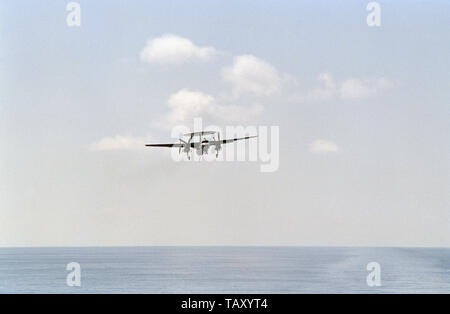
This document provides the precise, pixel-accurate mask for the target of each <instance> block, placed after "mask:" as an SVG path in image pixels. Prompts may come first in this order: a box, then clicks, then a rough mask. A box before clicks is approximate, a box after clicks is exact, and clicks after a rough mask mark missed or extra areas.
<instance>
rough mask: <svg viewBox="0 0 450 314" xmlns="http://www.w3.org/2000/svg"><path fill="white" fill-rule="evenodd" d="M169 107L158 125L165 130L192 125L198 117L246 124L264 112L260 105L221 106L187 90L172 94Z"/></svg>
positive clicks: (213, 100) (202, 94)
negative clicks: (176, 126)
mask: <svg viewBox="0 0 450 314" xmlns="http://www.w3.org/2000/svg"><path fill="white" fill-rule="evenodd" d="M168 106H169V109H170V111H169V112H168V113H167V114H166V116H165V118H164V119H162V120H161V121H159V123H158V125H159V126H161V127H163V128H171V127H173V126H175V125H186V124H191V123H192V121H193V119H194V118H196V117H201V118H205V119H209V120H211V122H245V121H246V120H248V119H249V118H251V117H253V116H256V115H258V114H259V113H260V112H261V111H262V110H263V107H262V105H259V104H254V105H251V106H238V105H221V104H218V103H217V101H216V99H215V98H214V97H213V96H211V95H208V94H205V93H203V92H200V91H193V90H190V89H187V88H184V89H181V90H179V91H178V92H176V93H174V94H172V95H171V96H170V97H169V100H168Z"/></svg>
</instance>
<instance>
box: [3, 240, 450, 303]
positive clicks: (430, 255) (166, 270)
mask: <svg viewBox="0 0 450 314" xmlns="http://www.w3.org/2000/svg"><path fill="white" fill-rule="evenodd" d="M71 262H76V263H78V264H79V265H80V272H79V275H80V276H79V278H80V284H81V285H80V286H68V285H67V283H66V277H67V276H68V274H69V273H71V271H70V270H66V266H67V264H69V263H71ZM371 262H376V263H378V265H379V277H378V278H379V279H380V281H379V284H380V285H379V286H369V285H368V283H367V279H366V278H367V277H368V275H369V274H370V273H371V270H367V268H366V267H367V265H368V264H369V263H371ZM0 293H200V294H208V293H242V294H246V293H450V248H350V247H348V248H347V247H83V248H79V247H77V248H69V247H67V248H0Z"/></svg>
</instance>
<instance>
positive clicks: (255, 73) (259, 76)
mask: <svg viewBox="0 0 450 314" xmlns="http://www.w3.org/2000/svg"><path fill="white" fill-rule="evenodd" d="M222 78H223V79H224V80H225V81H226V82H228V83H230V84H231V86H232V89H233V95H234V96H239V95H241V94H245V93H248V94H253V95H256V96H268V95H272V94H274V93H276V92H279V91H280V89H281V78H280V75H279V73H278V71H277V69H275V67H273V66H272V65H271V64H270V63H268V62H266V61H264V60H261V59H259V58H257V57H255V56H252V55H243V56H237V57H235V58H234V60H233V64H232V65H231V66H230V67H226V68H224V69H223V70H222Z"/></svg>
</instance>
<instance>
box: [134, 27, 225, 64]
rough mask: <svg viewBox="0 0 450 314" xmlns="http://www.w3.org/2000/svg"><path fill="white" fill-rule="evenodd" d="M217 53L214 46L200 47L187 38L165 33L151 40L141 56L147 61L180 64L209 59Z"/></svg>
mask: <svg viewBox="0 0 450 314" xmlns="http://www.w3.org/2000/svg"><path fill="white" fill-rule="evenodd" d="M216 53H217V52H216V50H215V49H214V48H213V47H199V46H196V45H195V44H194V43H193V42H192V41H191V40H189V39H187V38H183V37H179V36H176V35H172V34H165V35H162V36H161V37H157V38H153V39H151V40H149V41H148V42H147V45H146V46H145V47H144V48H143V49H142V50H141V53H140V58H141V60H142V61H144V62H147V63H162V64H180V63H184V62H188V61H208V60H210V59H211V58H212V57H213V56H214V55H215V54H216Z"/></svg>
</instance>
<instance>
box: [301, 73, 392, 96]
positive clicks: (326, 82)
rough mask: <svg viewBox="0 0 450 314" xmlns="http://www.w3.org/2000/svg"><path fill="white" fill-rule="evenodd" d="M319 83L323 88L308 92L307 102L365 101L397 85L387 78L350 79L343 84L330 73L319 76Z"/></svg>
mask: <svg viewBox="0 0 450 314" xmlns="http://www.w3.org/2000/svg"><path fill="white" fill-rule="evenodd" d="M318 81H320V82H321V85H322V86H319V87H315V88H313V89H311V90H310V91H309V92H307V93H306V97H305V99H306V100H315V101H320V100H330V99H343V100H348V99H365V98H368V97H371V96H373V95H375V94H376V93H378V92H380V91H381V90H384V89H388V88H391V87H393V86H394V85H395V84H394V83H393V82H391V81H390V80H388V79H386V78H372V79H361V78H348V79H345V80H343V81H342V82H336V81H335V80H334V78H333V76H332V75H331V73H328V72H325V73H321V74H319V77H318Z"/></svg>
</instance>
